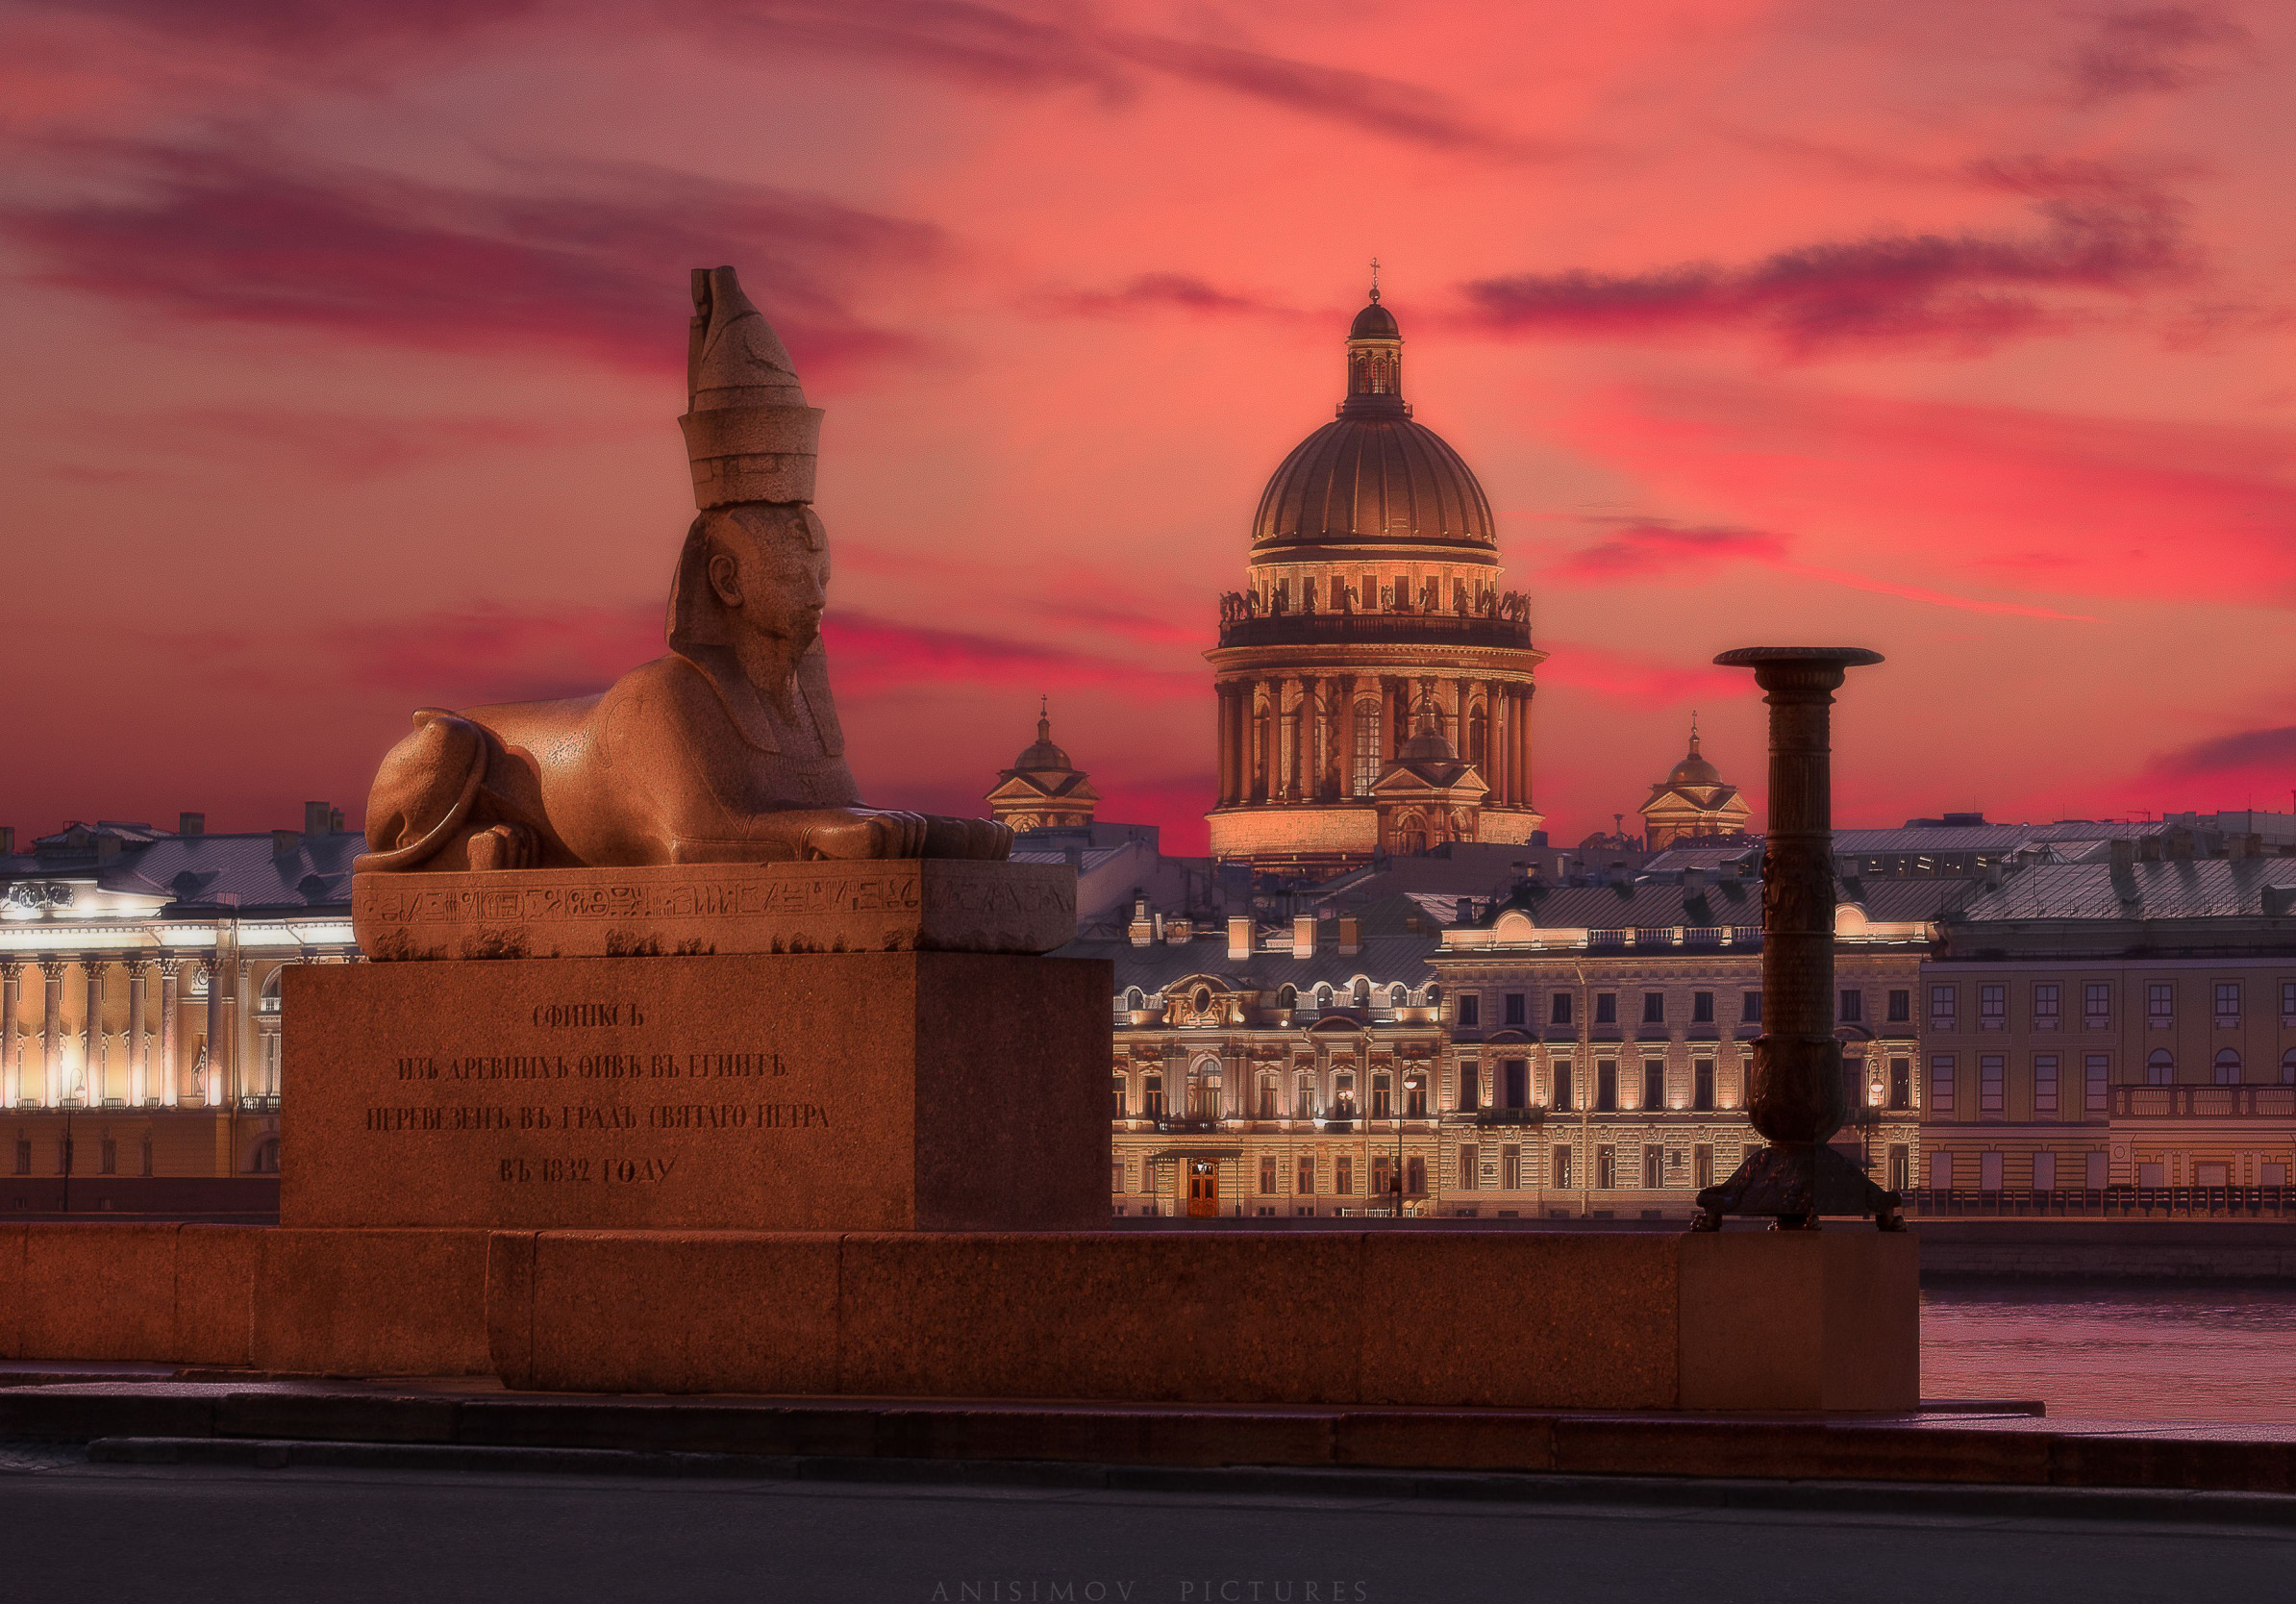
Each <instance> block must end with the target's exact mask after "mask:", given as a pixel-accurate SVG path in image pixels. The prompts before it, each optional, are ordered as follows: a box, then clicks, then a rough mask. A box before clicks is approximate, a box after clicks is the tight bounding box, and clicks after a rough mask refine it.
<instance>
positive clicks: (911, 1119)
mask: <svg viewBox="0 0 2296 1604" xmlns="http://www.w3.org/2000/svg"><path fill="white" fill-rule="evenodd" d="M288 984H289V986H290V987H291V988H292V990H293V992H294V994H293V995H292V996H290V997H289V998H288V999H287V1003H286V1007H285V1008H284V1009H283V1018H284V1022H285V1029H286V1033H287V1034H286V1042H285V1051H286V1064H285V1079H286V1082H287V1084H286V1087H285V1094H284V1096H283V1098H282V1117H283V1120H284V1130H283V1133H282V1135H283V1141H282V1148H283V1153H284V1155H285V1156H286V1159H287V1162H285V1163H283V1165H282V1169H283V1172H284V1173H283V1177H282V1190H281V1209H280V1214H281V1219H282V1222H283V1223H285V1224H289V1225H312V1226H316V1225H330V1226H333V1225H369V1226H379V1225H441V1226H502V1227H518V1226H566V1227H579V1226H598V1227H616V1226H618V1227H624V1228H656V1227H659V1228H686V1229H690V1228H704V1229H709V1228H730V1229H751V1230H909V1229H914V1228H920V1227H921V1228H933V1227H940V1226H945V1227H950V1228H957V1227H963V1226H976V1227H984V1228H986V1227H995V1226H1003V1227H1006V1228H1027V1227H1032V1226H1076V1225H1086V1224H1091V1223H1094V1222H1096V1220H1097V1219H1098V1218H1099V1217H1100V1216H1102V1215H1103V1214H1105V1212H1106V1207H1107V1205H1106V1195H1105V1188H1106V1186H1107V1160H1108V1121H1107V1115H1106V1111H1105V1110H1104V1109H1102V1108H1100V1107H1098V1106H1097V1103H1096V1100H1095V1098H1094V1097H1093V1095H1092V1091H1093V1089H1094V1088H1095V1087H1096V1086H1097V1084H1098V1083H1097V1078H1096V1077H1097V1074H1098V1073H1099V1072H1102V1071H1103V1070H1104V1069H1105V1065H1106V1060H1107V1056H1108V1050H1109V1049H1108V1032H1109V1024H1108V1008H1107V990H1108V981H1107V973H1106V966H1105V965H1090V964H1082V963H1072V962H1067V961H1061V960H1053V959H1037V958H1017V957H1005V956H994V955H986V954H950V953H875V954H869V953H852V954H810V955H795V956H792V955H784V956H781V957H770V956H756V955H740V956H714V957H711V956H701V957H686V958H620V959H606V958H575V959H561V960H556V961H551V962H545V963H531V964H496V963H436V964H390V965H351V966H345V967H337V966H331V965H328V966H321V965H313V966H311V967H309V969H308V970H307V971H303V972H298V973H296V974H295V975H293V976H292V977H290V980H289V982H288ZM924 1020H930V1021H932V1024H931V1027H930V1028H920V1022H921V1021H924ZM1024 1046H1025V1051H1016V1050H1015V1049H1016V1048H1022V1047H1024Z"/></svg>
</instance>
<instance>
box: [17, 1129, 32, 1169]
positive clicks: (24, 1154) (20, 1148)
mask: <svg viewBox="0 0 2296 1604" xmlns="http://www.w3.org/2000/svg"><path fill="white" fill-rule="evenodd" d="M16 1173H17V1174H18V1175H29V1174H31V1173H32V1139H31V1138H30V1137H18V1138H16Z"/></svg>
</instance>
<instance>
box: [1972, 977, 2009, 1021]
mask: <svg viewBox="0 0 2296 1604" xmlns="http://www.w3.org/2000/svg"><path fill="white" fill-rule="evenodd" d="M1977 1028H1978V1029H1979V1030H2006V1029H2008V1028H2009V988H2008V987H2006V986H1981V987H1979V988H1978V989H1977Z"/></svg>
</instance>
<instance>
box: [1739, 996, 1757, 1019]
mask: <svg viewBox="0 0 2296 1604" xmlns="http://www.w3.org/2000/svg"><path fill="white" fill-rule="evenodd" d="M1738 1022H1739V1023H1741V1024H1748V1025H1759V1024H1760V1023H1761V993H1760V992H1759V991H1748V992H1746V993H1745V994H1744V995H1743V996H1741V997H1740V998H1739V999H1738Z"/></svg>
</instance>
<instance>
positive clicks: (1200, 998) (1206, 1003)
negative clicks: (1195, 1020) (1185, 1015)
mask: <svg viewBox="0 0 2296 1604" xmlns="http://www.w3.org/2000/svg"><path fill="white" fill-rule="evenodd" d="M1192 1000H1193V1001H1194V1003H1195V1005H1196V1014H1197V1016H1198V1017H1202V1016H1203V1015H1207V1014H1210V1012H1211V988H1210V987H1209V986H1199V987H1197V988H1196V994H1195V996H1194V998H1193V999H1192Z"/></svg>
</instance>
